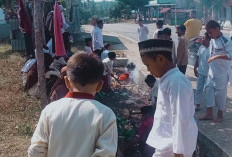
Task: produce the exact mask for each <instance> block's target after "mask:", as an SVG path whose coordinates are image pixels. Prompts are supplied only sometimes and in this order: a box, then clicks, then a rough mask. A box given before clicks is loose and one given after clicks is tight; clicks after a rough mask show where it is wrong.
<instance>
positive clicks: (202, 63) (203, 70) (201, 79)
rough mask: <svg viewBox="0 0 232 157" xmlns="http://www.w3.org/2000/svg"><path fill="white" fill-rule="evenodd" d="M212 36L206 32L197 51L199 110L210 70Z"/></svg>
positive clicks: (197, 101)
mask: <svg viewBox="0 0 232 157" xmlns="http://www.w3.org/2000/svg"><path fill="white" fill-rule="evenodd" d="M210 40H211V37H210V36H209V34H208V33H207V32H206V33H205V34H204V36H203V39H202V46H201V47H200V48H199V50H198V53H197V59H196V62H195V65H194V73H195V76H196V77H197V88H196V92H195V109H196V111H198V110H199V109H200V103H201V98H202V94H203V89H204V87H205V83H206V80H207V76H208V71H209V63H208V60H209V56H210V53H209V43H210Z"/></svg>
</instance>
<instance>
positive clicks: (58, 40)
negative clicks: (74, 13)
mask: <svg viewBox="0 0 232 157" xmlns="http://www.w3.org/2000/svg"><path fill="white" fill-rule="evenodd" d="M53 19H54V36H55V54H56V56H66V51H65V48H64V40H63V36H62V31H61V29H62V28H63V20H62V15H61V11H60V7H59V4H58V3H57V1H56V2H55V5H54V18H53Z"/></svg>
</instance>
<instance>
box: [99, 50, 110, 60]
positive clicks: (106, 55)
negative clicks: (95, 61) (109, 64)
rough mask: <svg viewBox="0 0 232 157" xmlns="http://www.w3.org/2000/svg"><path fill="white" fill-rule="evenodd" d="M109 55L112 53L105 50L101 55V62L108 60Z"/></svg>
mask: <svg viewBox="0 0 232 157" xmlns="http://www.w3.org/2000/svg"><path fill="white" fill-rule="evenodd" d="M108 53H110V51H109V50H105V51H103V52H102V53H101V60H104V59H106V58H108Z"/></svg>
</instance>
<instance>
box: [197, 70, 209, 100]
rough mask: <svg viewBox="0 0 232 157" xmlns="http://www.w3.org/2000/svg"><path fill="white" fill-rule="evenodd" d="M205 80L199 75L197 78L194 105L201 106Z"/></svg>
mask: <svg viewBox="0 0 232 157" xmlns="http://www.w3.org/2000/svg"><path fill="white" fill-rule="evenodd" d="M206 80H207V76H204V75H201V74H199V76H198V77H197V88H196V92H195V98H194V99H195V104H201V100H202V97H203V90H204V87H205V82H206Z"/></svg>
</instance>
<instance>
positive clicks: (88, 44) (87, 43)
mask: <svg viewBox="0 0 232 157" xmlns="http://www.w3.org/2000/svg"><path fill="white" fill-rule="evenodd" d="M84 52H86V53H87V54H91V53H92V52H93V51H92V39H91V38H85V48H84Z"/></svg>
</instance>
